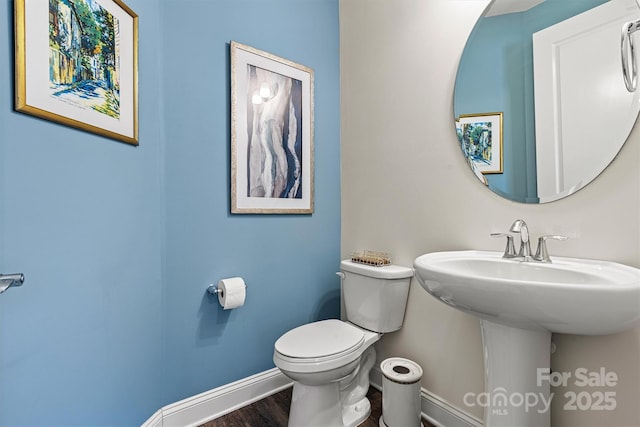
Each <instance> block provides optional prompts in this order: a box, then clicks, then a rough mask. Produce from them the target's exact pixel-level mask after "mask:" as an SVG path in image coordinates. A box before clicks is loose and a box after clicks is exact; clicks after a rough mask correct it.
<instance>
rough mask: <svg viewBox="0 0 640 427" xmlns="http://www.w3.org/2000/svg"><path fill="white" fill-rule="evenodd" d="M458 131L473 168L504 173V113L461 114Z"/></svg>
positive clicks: (486, 172)
mask: <svg viewBox="0 0 640 427" xmlns="http://www.w3.org/2000/svg"><path fill="white" fill-rule="evenodd" d="M456 131H457V134H458V139H459V141H460V144H461V148H462V152H463V153H464V155H465V157H466V159H467V161H468V162H469V164H470V165H472V169H474V170H475V171H478V172H480V173H482V174H492V173H503V154H502V146H503V143H502V113H479V114H464V115H461V116H460V117H459V118H458V119H457V120H456Z"/></svg>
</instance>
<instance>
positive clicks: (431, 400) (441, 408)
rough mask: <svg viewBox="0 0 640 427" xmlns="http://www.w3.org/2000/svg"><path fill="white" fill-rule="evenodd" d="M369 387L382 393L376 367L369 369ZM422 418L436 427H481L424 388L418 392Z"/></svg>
mask: <svg viewBox="0 0 640 427" xmlns="http://www.w3.org/2000/svg"><path fill="white" fill-rule="evenodd" d="M369 378H370V380H371V385H372V386H373V387H375V388H377V389H378V390H380V391H382V371H380V368H379V367H378V366H374V367H373V369H371V373H370V375H369ZM420 401H421V409H422V416H423V417H424V418H426V419H427V421H429V422H430V423H431V424H433V425H435V426H438V427H483V425H484V423H483V422H482V420H480V419H478V418H476V417H474V416H473V415H470V414H467V413H466V412H464V411H461V410H460V409H458V408H457V407H455V406H453V405H452V404H450V403H448V402H447V401H445V400H444V399H442V398H440V397H438V396H436V395H435V394H433V393H431V392H430V391H429V390H427V389H425V388H424V387H423V388H422V389H421V391H420Z"/></svg>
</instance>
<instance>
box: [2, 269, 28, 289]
mask: <svg viewBox="0 0 640 427" xmlns="http://www.w3.org/2000/svg"><path fill="white" fill-rule="evenodd" d="M23 283H24V274H22V273H16V274H0V294H1V293H3V292H4V291H6V290H7V289H9V288H10V287H16V286H22V284H23Z"/></svg>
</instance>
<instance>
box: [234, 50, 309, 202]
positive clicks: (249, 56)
mask: <svg viewBox="0 0 640 427" xmlns="http://www.w3.org/2000/svg"><path fill="white" fill-rule="evenodd" d="M231 68H232V72H231V78H232V81H231V96H232V100H231V104H232V138H231V139H232V141H231V143H232V150H231V157H232V158H231V160H232V166H231V169H232V185H231V186H232V190H231V200H232V206H231V212H232V213H263V214H266V213H288V214H290V213H312V212H313V71H312V70H311V69H309V68H307V67H304V66H302V65H299V64H296V63H294V62H291V61H289V60H286V59H283V58H280V57H277V56H275V55H272V54H269V53H266V52H263V51H260V50H257V49H255V48H251V47H249V46H245V45H241V44H239V43H236V42H231Z"/></svg>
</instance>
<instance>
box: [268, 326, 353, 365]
mask: <svg viewBox="0 0 640 427" xmlns="http://www.w3.org/2000/svg"><path fill="white" fill-rule="evenodd" d="M364 343H365V333H364V332H363V331H362V330H361V329H359V328H357V327H355V326H353V325H351V324H349V323H346V322H342V321H340V320H336V319H329V320H321V321H319V322H314V323H309V324H306V325H302V326H299V327H297V328H295V329H292V330H290V331H289V332H287V333H285V334H284V335H282V336H281V337H280V338H279V339H278V340H277V341H276V343H275V351H274V361H276V365H277V366H278V367H280V368H281V369H286V370H289V371H293V372H322V371H326V370H330V369H335V368H337V367H341V366H343V365H346V364H348V363H350V362H352V361H354V360H356V359H358V357H360V355H361V354H362V351H363V347H364Z"/></svg>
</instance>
